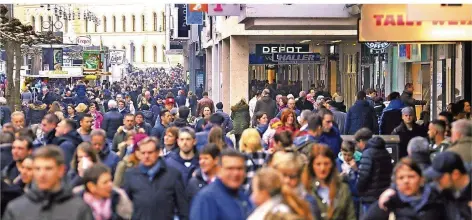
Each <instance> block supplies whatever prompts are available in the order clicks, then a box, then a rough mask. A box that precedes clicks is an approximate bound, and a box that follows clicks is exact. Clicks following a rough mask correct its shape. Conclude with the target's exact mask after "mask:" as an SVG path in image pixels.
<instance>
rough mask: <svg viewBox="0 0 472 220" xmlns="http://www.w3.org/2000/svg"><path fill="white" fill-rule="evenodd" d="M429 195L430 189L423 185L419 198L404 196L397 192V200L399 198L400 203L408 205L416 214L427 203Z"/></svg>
mask: <svg viewBox="0 0 472 220" xmlns="http://www.w3.org/2000/svg"><path fill="white" fill-rule="evenodd" d="M430 194H431V187H430V186H428V185H425V186H424V188H423V192H422V195H421V196H406V195H405V194H403V193H401V192H398V198H400V200H401V201H403V202H405V203H408V204H410V205H411V207H413V208H414V209H415V211H416V212H417V213H418V212H419V211H420V210H421V208H423V207H424V206H425V205H426V203H427V202H428V199H429V196H430Z"/></svg>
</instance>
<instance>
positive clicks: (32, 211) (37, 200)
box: [2, 185, 93, 220]
mask: <svg viewBox="0 0 472 220" xmlns="http://www.w3.org/2000/svg"><path fill="white" fill-rule="evenodd" d="M2 219H4V220H16V219H18V220H20V219H38V220H43V219H44V220H57V219H68V220H75V219H76V220H93V214H92V210H91V209H90V207H89V206H88V205H87V204H85V202H84V201H83V200H82V199H81V198H80V197H76V196H74V195H73V194H72V191H71V190H70V189H69V188H67V187H64V186H62V188H61V189H60V190H59V191H58V192H56V193H46V192H43V191H40V190H39V189H37V188H36V187H35V186H34V185H33V187H32V188H31V190H28V191H27V192H26V193H25V194H24V195H23V196H21V197H19V198H17V199H15V200H13V201H12V202H10V203H9V204H8V206H7V209H6V210H5V213H4V215H3V218H2Z"/></svg>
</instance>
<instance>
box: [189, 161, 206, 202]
mask: <svg viewBox="0 0 472 220" xmlns="http://www.w3.org/2000/svg"><path fill="white" fill-rule="evenodd" d="M207 185H208V182H207V181H206V180H205V179H204V178H203V174H202V170H201V169H200V168H198V169H197V170H196V171H195V173H194V174H193V175H192V178H190V180H189V181H188V184H187V188H186V191H187V195H188V201H189V203H190V204H192V200H193V198H194V197H195V195H197V193H198V192H199V191H200V190H201V189H202V188H203V187H205V186H207Z"/></svg>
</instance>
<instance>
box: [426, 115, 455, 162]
mask: <svg viewBox="0 0 472 220" xmlns="http://www.w3.org/2000/svg"><path fill="white" fill-rule="evenodd" d="M428 137H429V140H430V147H429V149H431V150H433V151H434V153H433V157H434V156H435V155H436V154H438V153H441V152H443V151H445V150H446V149H447V148H448V147H449V145H450V144H451V143H450V142H449V140H448V139H446V123H445V122H444V121H441V120H438V119H436V120H433V121H432V122H431V123H429V126H428Z"/></svg>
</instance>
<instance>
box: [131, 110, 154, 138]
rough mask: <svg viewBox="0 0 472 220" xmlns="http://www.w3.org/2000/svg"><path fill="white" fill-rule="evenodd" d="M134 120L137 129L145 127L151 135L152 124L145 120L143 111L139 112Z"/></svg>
mask: <svg viewBox="0 0 472 220" xmlns="http://www.w3.org/2000/svg"><path fill="white" fill-rule="evenodd" d="M134 120H135V124H136V130H139V129H140V128H142V129H144V131H145V132H146V134H147V135H151V130H152V127H151V125H150V124H148V123H146V122H145V120H144V113H143V112H137V113H136V116H135V117H134Z"/></svg>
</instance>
